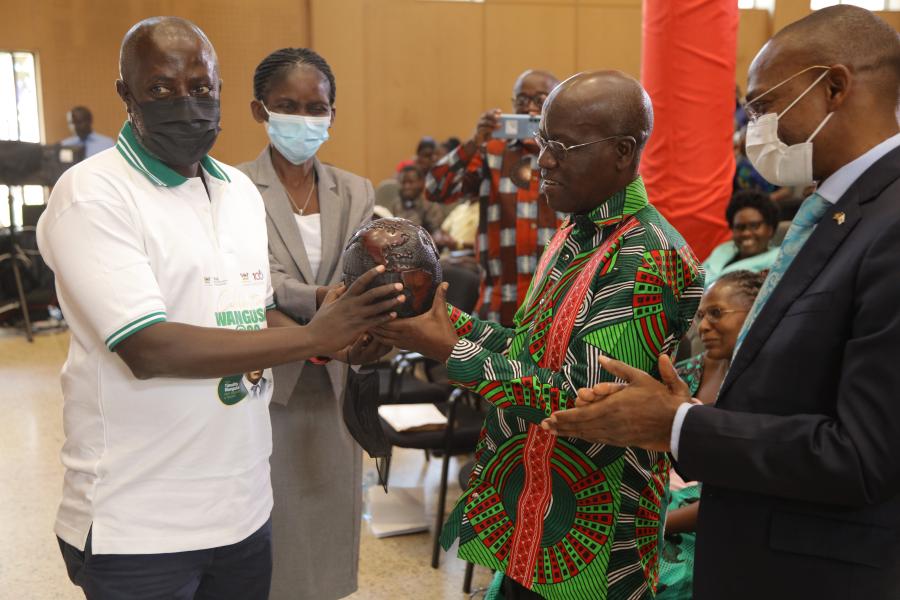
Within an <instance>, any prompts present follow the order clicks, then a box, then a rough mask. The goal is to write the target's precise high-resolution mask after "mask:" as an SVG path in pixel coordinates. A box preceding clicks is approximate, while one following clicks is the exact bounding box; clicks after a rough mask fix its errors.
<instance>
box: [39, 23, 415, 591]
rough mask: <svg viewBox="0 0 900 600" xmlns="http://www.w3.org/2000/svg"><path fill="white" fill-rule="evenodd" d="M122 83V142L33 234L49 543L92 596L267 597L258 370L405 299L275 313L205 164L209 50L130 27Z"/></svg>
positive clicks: (234, 196)
mask: <svg viewBox="0 0 900 600" xmlns="http://www.w3.org/2000/svg"><path fill="white" fill-rule="evenodd" d="M120 70H121V80H120V81H118V82H117V84H116V85H117V89H118V92H119V95H120V96H121V98H122V100H123V101H124V102H125V104H126V106H127V111H128V117H129V118H128V121H127V122H126V123H125V125H124V127H123V128H122V130H121V132H120V133H119V138H118V142H117V144H116V147H115V148H112V149H109V150H106V151H104V152H101V153H99V154H97V155H96V156H94V157H91V158H90V159H88V160H86V161H84V162H82V163H81V164H79V165H77V166H75V167H73V168H72V169H70V170H69V171H68V172H66V173H65V175H64V176H63V177H62V178H61V179H60V181H59V183H58V185H57V186H56V187H55V188H54V190H53V193H52V195H51V197H50V202H49V204H48V207H47V210H46V212H45V214H44V215H43V217H42V219H41V221H40V223H39V225H38V240H39V245H40V248H41V252H42V254H43V256H44V258H45V259H46V261H47V263H48V264H49V265H50V266H51V268H52V269H53V271H54V273H55V274H56V285H57V290H58V294H59V298H60V303H61V305H62V308H63V310H64V312H65V314H66V317H67V320H68V322H69V324H70V326H71V331H72V339H71V345H70V349H69V356H68V360H67V361H66V365H65V367H64V368H63V372H62V386H63V396H64V399H65V408H64V422H65V433H66V441H65V445H64V446H63V451H62V459H63V463H64V465H65V467H66V474H65V482H64V487H63V500H62V503H61V505H60V509H59V513H58V516H57V520H56V526H55V531H56V534H57V536H58V537H59V540H60V548H61V550H62V553H63V557H64V559H65V561H66V566H67V569H68V572H69V576H70V578H71V579H72V581H73V582H74V583H75V584H76V585H79V586H81V587H82V588H83V589H84V592H85V595H86V596H87V598H88V599H91V600H93V599H95V598H102V599H104V600H106V599H111V598H112V599H118V598H128V599H143V598H178V599H182V598H185V599H187V598H204V599H206V598H234V599H240V600H248V599H257V598H258V599H264V598H266V597H267V596H268V589H269V578H270V572H271V549H270V545H269V528H270V526H269V513H270V510H271V508H272V492H271V485H270V481H269V464H268V458H269V454H270V451H271V444H272V440H271V430H270V425H269V414H268V399H269V396H270V395H271V389H272V381H271V372H270V371H269V370H268V369H266V370H263V369H264V367H271V366H272V365H275V364H280V363H284V362H290V361H296V360H305V359H307V358H309V357H312V356H317V355H333V354H335V353H338V352H339V351H340V350H341V349H342V348H345V347H347V346H348V345H349V344H351V343H353V342H354V340H357V339H358V338H359V336H360V335H361V334H362V333H363V332H364V331H365V329H367V328H368V327H370V326H371V325H372V324H373V323H377V322H381V321H384V320H387V319H390V318H392V316H393V313H391V312H389V311H391V309H392V308H393V307H395V306H396V304H397V303H398V302H399V301H401V300H402V296H401V297H398V298H395V297H394V296H395V295H396V294H397V292H396V289H395V286H394V285H388V286H381V287H378V288H375V289H373V290H371V291H368V292H366V291H364V290H365V287H366V286H367V285H368V283H370V282H371V280H372V278H373V277H374V276H375V275H376V274H377V272H376V270H373V271H370V272H369V273H367V274H366V275H365V276H363V277H362V278H360V280H359V281H358V283H356V284H354V285H353V286H351V288H350V289H349V290H347V291H346V292H344V293H343V294H341V293H340V292H338V293H336V294H333V295H332V297H331V298H330V299H329V301H328V302H326V304H325V305H324V306H323V308H322V309H321V310H320V311H319V313H318V314H317V315H316V317H315V318H314V319H313V320H312V321H311V322H310V323H309V324H307V325H306V326H303V327H298V326H296V323H294V322H293V321H291V320H290V319H288V318H287V317H286V316H284V315H283V314H281V313H280V312H279V311H277V310H275V305H274V302H273V293H272V286H271V281H270V277H269V262H268V250H267V247H268V246H267V240H266V226H265V211H264V208H263V203H262V199H261V198H260V196H259V193H258V192H257V190H256V187H255V186H254V185H253V183H251V182H250V180H249V179H247V178H246V177H245V176H244V175H243V174H242V173H240V172H239V171H237V170H236V169H233V168H231V167H229V166H226V165H223V164H221V163H218V162H216V161H215V160H213V159H212V158H210V157H209V156H207V152H208V151H209V149H210V148H211V147H212V145H213V143H214V142H215V139H216V136H217V134H218V131H219V92H220V81H219V77H218V67H217V61H216V55H215V51H214V50H213V48H212V46H211V44H210V43H209V40H208V39H207V38H206V36H205V35H204V34H203V32H201V31H200V30H199V29H198V28H197V27H196V26H194V25H193V24H192V23H190V22H188V21H184V20H182V19H176V18H154V19H148V20H145V21H142V22H141V23H138V24H137V25H135V26H134V27H133V28H132V29H131V30H130V31H129V32H128V34H127V35H126V36H125V40H124V42H123V44H122V51H121V56H120ZM267 325H268V326H269V327H273V326H276V327H278V328H270V329H266V328H267ZM359 345H360V346H361V345H362V344H359ZM376 350H377V349H376ZM376 350H369V351H376ZM357 356H359V355H357Z"/></svg>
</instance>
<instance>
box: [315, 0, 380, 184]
mask: <svg viewBox="0 0 900 600" xmlns="http://www.w3.org/2000/svg"><path fill="white" fill-rule="evenodd" d="M311 13H312V14H311V16H312V27H311V33H312V41H311V43H312V46H313V48H315V50H316V52H318V53H319V54H321V55H322V56H323V57H324V58H325V60H327V61H328V64H329V65H331V70H332V71H333V72H334V78H335V83H336V88H337V97H336V99H335V108H336V111H337V115H336V117H335V121H334V126H333V127H332V128H331V132H330V133H331V139H329V140H328V142H326V143H325V145H324V146H322V150H321V151H320V153H319V157H320V158H321V159H322V160H324V161H326V162H330V163H332V164H334V165H336V166H338V167H340V168H342V169H347V170H348V171H351V172H353V173H359V174H365V173H368V172H369V171H368V169H367V168H366V147H367V146H368V144H367V142H366V140H368V139H369V138H368V128H367V120H366V87H365V86H366V77H365V72H366V61H365V56H366V47H365V43H364V42H365V31H366V26H365V15H364V11H363V2H362V0H312V5H311ZM373 177H374V175H373ZM376 183H377V179H376Z"/></svg>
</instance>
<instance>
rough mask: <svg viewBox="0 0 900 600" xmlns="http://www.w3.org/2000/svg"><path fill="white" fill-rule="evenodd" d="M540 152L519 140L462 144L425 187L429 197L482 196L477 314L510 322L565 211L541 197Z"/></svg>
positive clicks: (437, 167)
mask: <svg viewBox="0 0 900 600" xmlns="http://www.w3.org/2000/svg"><path fill="white" fill-rule="evenodd" d="M539 186H540V169H539V168H538V166H537V154H535V153H534V152H532V151H531V150H529V149H528V148H527V147H526V146H524V145H523V144H522V143H521V142H513V143H508V142H507V141H506V140H490V141H488V142H487V143H486V144H484V145H483V146H482V147H481V148H478V149H477V150H476V149H474V148H473V143H472V142H470V143H469V144H464V145H462V146H459V147H458V148H456V149H455V150H453V151H452V152H450V153H449V154H448V155H447V156H445V157H444V158H443V159H441V161H440V162H439V163H438V164H437V165H435V166H434V167H433V168H432V169H431V172H430V173H429V175H428V178H427V179H426V183H425V189H426V193H427V197H428V199H429V200H432V201H434V202H455V201H457V200H459V199H460V198H461V197H464V196H475V195H476V194H477V195H478V197H479V208H480V211H479V215H478V217H479V218H478V237H477V239H476V240H475V251H476V253H477V255H478V262H479V263H480V264H481V267H482V269H483V271H484V274H485V276H484V282H483V285H482V289H481V298H480V300H479V307H478V311H477V312H478V314H479V315H481V316H482V317H483V318H485V319H489V320H491V321H495V322H497V323H501V324H503V325H512V324H513V317H514V316H515V314H516V309H517V308H518V307H519V305H520V304H521V303H522V301H523V300H524V299H525V293H526V292H527V291H528V285H529V284H530V283H531V277H532V275H534V270H535V268H536V267H537V263H538V259H539V258H540V256H541V250H542V249H543V248H544V246H545V245H546V244H547V242H548V241H549V240H550V238H551V237H552V236H553V233H554V232H555V231H556V228H557V226H558V225H559V223H560V218H561V215H558V214H557V213H556V211H554V210H553V209H552V208H550V207H549V206H548V205H547V202H546V201H542V200H541V198H540V195H539Z"/></svg>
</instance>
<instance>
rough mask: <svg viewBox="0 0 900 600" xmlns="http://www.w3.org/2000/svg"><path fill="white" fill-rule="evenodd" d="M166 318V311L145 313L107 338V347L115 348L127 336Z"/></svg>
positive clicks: (111, 349)
mask: <svg viewBox="0 0 900 600" xmlns="http://www.w3.org/2000/svg"><path fill="white" fill-rule="evenodd" d="M165 320H166V313H164V312H159V311H157V312H152V313H150V314H148V315H144V316H143V317H140V318H138V319H135V320H134V321H132V322H131V323H129V324H127V325H125V326H124V327H122V328H120V329H119V330H118V331H116V332H115V333H113V334H112V335H111V336H109V337H108V338H106V347H107V348H109V350H110V352H112V351H113V349H115V347H116V346H118V345H119V343H120V342H121V341H122V340H124V339H125V338H127V337H128V336H130V335H133V334H135V333H137V332H138V331H140V330H141V329H144V328H145V327H149V326H150V325H154V324H156V323H163V322H165Z"/></svg>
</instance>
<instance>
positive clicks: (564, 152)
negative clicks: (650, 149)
mask: <svg viewBox="0 0 900 600" xmlns="http://www.w3.org/2000/svg"><path fill="white" fill-rule="evenodd" d="M622 137H625V138H629V139H630V140H632V141H634V138H633V137H631V136H630V135H627V136H626V135H611V136H609V137H605V138H603V139H602V140H594V141H592V142H585V143H583V144H573V145H571V146H566V145H565V144H563V143H562V142H558V141H556V140H548V139H547V138H545V137H544V136H543V135H542V134H541V133H536V134H534V141H535V142H536V143H537V145H538V148H539V149H540V151H541V152H543V151H544V150H546V151H547V152H549V153H550V155H551V156H553V158H555V159H556V160H557V161H559V162H562V161H564V160H566V156H568V155H569V151H570V150H577V149H579V148H584V147H585V146H590V145H592V144H599V143H600V142H606V141H609V140H615V139H618V138H622Z"/></svg>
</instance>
